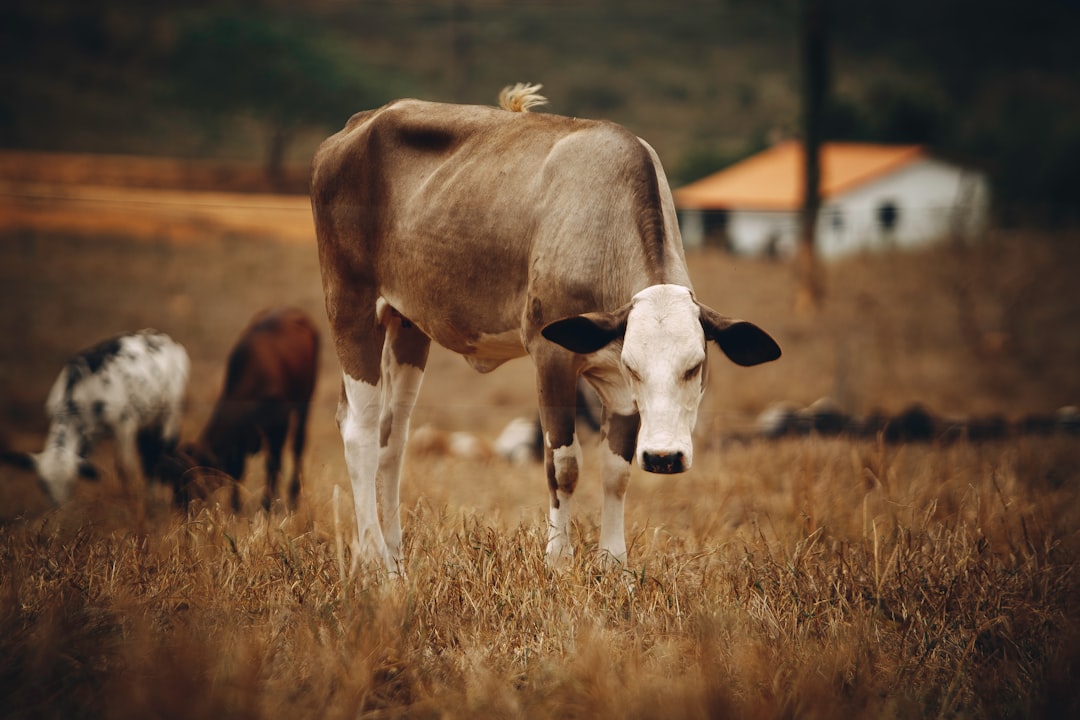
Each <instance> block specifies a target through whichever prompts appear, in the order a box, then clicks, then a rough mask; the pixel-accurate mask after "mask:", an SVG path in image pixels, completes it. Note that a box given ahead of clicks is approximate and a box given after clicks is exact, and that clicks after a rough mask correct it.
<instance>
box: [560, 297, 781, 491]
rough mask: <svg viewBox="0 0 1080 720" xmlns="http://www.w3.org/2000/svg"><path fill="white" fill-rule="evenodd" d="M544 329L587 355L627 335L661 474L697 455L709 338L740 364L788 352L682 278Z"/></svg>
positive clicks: (649, 455) (647, 455) (644, 439)
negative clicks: (698, 296)
mask: <svg viewBox="0 0 1080 720" xmlns="http://www.w3.org/2000/svg"><path fill="white" fill-rule="evenodd" d="M541 332H542V334H543V336H544V337H545V338H547V339H548V340H550V341H552V342H554V343H557V344H559V345H561V346H563V347H565V348H567V349H568V350H572V351H573V352H576V353H582V354H588V353H593V352H596V351H597V350H600V349H601V348H604V347H606V346H607V345H608V344H610V343H612V342H614V341H616V340H621V341H622V350H621V352H620V355H619V362H620V364H621V370H622V372H623V375H624V377H625V379H626V382H627V384H628V386H629V388H630V393H631V395H632V397H633V400H634V404H635V405H636V407H637V410H638V412H639V413H640V415H641V429H640V430H639V431H638V441H637V460H638V464H639V465H640V466H641V467H642V469H644V470H646V471H648V472H654V473H680V472H684V471H686V470H689V469H690V465H691V464H692V462H693V454H694V448H693V441H692V433H693V430H694V425H695V423H696V422H697V413H698V407H699V405H700V404H701V396H702V393H703V391H704V388H705V362H706V352H705V349H706V348H705V343H706V341H707V340H712V341H713V342H715V343H716V344H717V345H718V346H719V347H720V349H721V350H723V351H724V354H725V355H727V356H728V358H730V359H731V360H732V361H733V362H735V363H736V364H738V365H744V366H749V365H757V364H759V363H763V362H768V361H770V360H775V359H777V358H778V357H780V346H779V345H777V344H776V341H775V340H773V339H772V337H770V336H769V334H768V333H766V332H765V331H764V330H762V329H761V328H759V327H758V326H757V325H754V324H753V323H749V322H746V321H745V320H735V319H733V318H729V317H725V316H723V315H721V314H720V313H718V312H716V311H715V310H713V309H712V308H709V307H707V306H705V305H702V304H701V303H699V302H697V301H696V300H695V299H694V297H693V295H692V294H691V292H690V290H689V288H686V287H683V286H681V285H653V286H651V287H648V288H646V289H644V290H642V291H641V292H639V293H638V294H637V295H635V296H634V297H633V298H631V300H630V302H629V303H627V304H626V305H624V306H622V307H621V308H618V309H617V310H613V311H611V312H591V313H584V314H582V315H575V316H572V317H569V318H564V319H562V320H558V321H556V322H553V323H550V324H549V325H547V326H545V327H544V328H543V330H542V331H541Z"/></svg>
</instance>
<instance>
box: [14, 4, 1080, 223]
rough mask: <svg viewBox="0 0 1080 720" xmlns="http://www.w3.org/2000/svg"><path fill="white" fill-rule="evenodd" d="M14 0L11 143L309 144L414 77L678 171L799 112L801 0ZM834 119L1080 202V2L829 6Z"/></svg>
mask: <svg viewBox="0 0 1080 720" xmlns="http://www.w3.org/2000/svg"><path fill="white" fill-rule="evenodd" d="M147 5H148V4H146V3H140V2H136V1H135V0H92V1H84V2H77V1H76V0H12V1H10V2H8V3H6V4H5V5H4V8H3V9H0V146H4V147H9V148H11V147H14V148H41V149H57V150H74V151H93V152H105V151H107V152H121V153H141V154H157V155H174V156H176V155H179V156H196V157H215V158H238V159H248V160H254V159H259V160H262V161H266V162H268V163H270V162H272V161H273V160H274V159H275V158H280V159H281V160H283V161H292V162H306V161H307V159H308V158H309V157H310V155H311V151H312V150H313V148H314V146H315V144H316V143H317V142H318V140H319V139H321V138H322V137H324V136H325V135H326V134H328V133H329V132H331V131H333V130H334V129H335V128H337V127H340V125H341V124H342V123H343V122H344V120H345V119H346V118H347V117H348V115H349V114H350V113H351V112H352V111H354V110H358V109H362V108H364V107H370V106H373V105H377V104H380V103H382V102H384V101H386V100H388V99H391V98H393V97H397V96H402V95H411V96H420V97H426V98H430V99H438V100H448V101H460V102H478V103H492V102H494V98H495V95H496V93H497V91H498V89H499V88H501V87H502V86H503V85H505V84H507V83H511V82H516V81H533V82H541V83H543V84H544V86H545V87H544V92H545V94H547V95H548V96H549V98H550V99H551V104H550V106H549V108H548V110H550V111H551V112H557V113H564V114H570V115H580V116H589V117H605V118H610V119H612V120H615V121H618V122H621V123H623V124H625V125H627V126H628V127H630V128H631V129H633V130H634V131H635V132H637V133H638V134H640V135H641V136H643V137H644V138H646V139H647V140H649V141H650V142H651V143H652V144H653V145H654V146H656V148H657V150H658V151H659V152H660V154H661V157H662V158H663V160H664V162H665V166H666V167H667V169H668V172H669V174H670V175H671V176H672V179H673V182H674V183H676V184H678V183H682V182H686V181H689V180H692V179H694V178H695V177H698V176H700V175H702V174H704V173H707V172H710V171H712V170H715V169H717V168H718V167H720V166H722V165H724V164H726V163H728V162H730V161H732V160H733V159H737V158H739V157H741V156H743V155H745V154H747V153H749V152H752V151H754V150H756V149H759V148H760V147H763V146H764V145H765V144H767V143H768V142H770V141H771V140H773V139H776V138H780V137H785V136H791V135H793V134H795V133H796V132H797V129H798V127H799V104H798V78H799V69H798V65H797V59H798V44H799V17H800V13H799V7H800V5H799V3H798V2H796V0H713V1H711V2H691V1H690V0H671V1H669V2H667V3H663V4H661V3H656V2H652V1H651V0H622V1H620V2H616V1H614V0H578V1H577V2H569V1H558V0H557V1H555V2H536V1H532V0H530V1H522V0H442V1H434V2H419V1H416V2H408V1H402V2H393V1H391V0H374V1H371V2H368V1H364V2H345V1H344V0H308V1H307V2H304V3H297V2H288V1H286V0H247V1H243V2H236V1H234V2H205V1H203V2H198V1H197V2H178V1H177V0H167V1H166V2H158V3H154V4H153V7H148V6H147ZM826 5H827V7H828V10H829V14H828V17H829V22H828V27H829V36H830V41H831V43H830V48H831V49H830V62H831V83H830V86H831V90H832V93H831V103H830V107H829V111H828V113H827V115H828V118H827V122H826V133H827V136H828V137H830V138H832V139H864V140H879V141H886V142H924V143H928V144H929V145H931V146H932V147H933V148H934V149H935V151H937V152H939V153H941V154H944V155H946V156H950V157H955V158H957V159H959V160H962V161H964V162H967V163H970V164H974V165H977V166H980V167H983V168H985V169H986V170H988V171H989V172H990V173H991V176H992V177H993V179H994V183H995V196H996V199H997V200H998V203H997V205H998V207H999V209H1004V211H1006V213H1007V214H1008V215H1009V216H1010V217H1015V218H1035V219H1039V220H1043V221H1062V220H1068V219H1070V218H1072V219H1075V218H1076V216H1077V215H1078V214H1080V211H1078V207H1077V203H1076V200H1075V198H1076V197H1080V183H1078V175H1080V171H1078V170H1077V168H1078V167H1080V80H1078V78H1080V59H1078V56H1080V54H1077V53H1075V51H1073V50H1072V49H1071V48H1072V47H1073V46H1074V44H1075V43H1074V41H1073V38H1074V37H1075V33H1076V31H1077V30H1080V25H1078V22H1077V19H1078V17H1080V10H1078V6H1077V5H1076V3H1067V2H1062V1H1061V0H1033V2H1030V3H1025V4H1023V5H1022V7H1021V6H1020V5H1017V4H1016V3H1011V2H1008V1H1007V0H986V1H984V2H979V3H976V2H973V1H971V0H951V1H950V2H947V3H941V2H932V1H931V0H910V1H909V2H906V3H904V4H902V5H896V4H879V3H865V2H863V3H860V2H856V1H855V0H829V1H827V2H826Z"/></svg>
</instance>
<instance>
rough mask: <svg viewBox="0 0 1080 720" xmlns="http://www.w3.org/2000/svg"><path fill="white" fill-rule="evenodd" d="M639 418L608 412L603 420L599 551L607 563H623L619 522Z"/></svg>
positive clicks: (623, 535)
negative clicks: (602, 497) (602, 485)
mask: <svg viewBox="0 0 1080 720" xmlns="http://www.w3.org/2000/svg"><path fill="white" fill-rule="evenodd" d="M639 425H640V418H639V416H638V415H637V414H636V413H635V414H633V415H617V414H610V415H607V417H606V418H605V420H604V427H603V434H604V439H605V440H606V443H605V446H606V449H607V452H606V453H604V466H603V469H602V473H603V484H604V499H603V506H602V509H601V512H600V552H601V553H602V554H603V556H604V559H605V560H606V561H608V562H609V563H618V564H622V565H625V564H626V530H625V528H624V526H623V514H624V500H625V499H626V488H627V486H628V485H629V484H630V463H631V461H632V460H633V459H634V450H635V448H636V445H637V433H638V427H639Z"/></svg>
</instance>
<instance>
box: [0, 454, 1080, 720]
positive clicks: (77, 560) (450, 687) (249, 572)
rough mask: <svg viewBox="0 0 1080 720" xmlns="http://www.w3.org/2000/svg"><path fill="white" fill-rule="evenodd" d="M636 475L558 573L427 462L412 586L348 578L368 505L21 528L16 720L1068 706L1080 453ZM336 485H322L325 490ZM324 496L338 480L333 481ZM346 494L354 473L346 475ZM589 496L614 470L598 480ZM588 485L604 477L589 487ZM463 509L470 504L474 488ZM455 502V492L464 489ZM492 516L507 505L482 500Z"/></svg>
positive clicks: (3, 636)
mask: <svg viewBox="0 0 1080 720" xmlns="http://www.w3.org/2000/svg"><path fill="white" fill-rule="evenodd" d="M709 460H711V461H712V462H713V464H714V467H713V469H712V470H710V471H708V472H699V473H695V474H693V475H691V476H687V477H686V478H680V479H678V480H670V479H665V480H657V479H655V478H649V477H647V476H644V475H640V476H637V477H635V481H636V483H635V485H634V487H633V490H632V497H631V507H630V512H629V514H628V528H629V533H630V537H631V539H632V543H631V548H630V562H629V564H628V566H627V567H626V568H625V569H624V570H623V571H622V572H608V571H604V570H602V569H601V565H600V564H599V563H598V562H597V561H596V557H595V554H594V551H595V548H596V543H597V538H598V528H597V527H596V524H595V517H596V512H595V506H594V505H592V501H595V499H596V498H595V493H586V494H587V495H589V497H587V498H585V499H584V501H583V503H582V508H581V509H582V511H583V512H582V513H580V514H579V518H578V521H577V522H576V523H575V527H574V531H575V537H576V544H577V547H578V554H577V556H576V558H575V561H574V562H573V564H572V566H571V567H570V568H568V569H567V570H565V571H561V572H553V571H551V570H549V569H548V568H547V567H546V565H545V563H544V559H543V541H544V528H543V523H542V508H541V507H540V504H539V503H537V504H536V506H535V507H533V508H532V510H531V513H527V514H526V515H528V516H523V517H521V518H519V519H516V520H507V519H505V518H503V517H502V516H501V514H500V512H499V511H498V509H497V508H498V506H500V505H501V504H503V503H504V502H507V501H508V502H510V503H512V502H513V501H514V500H513V498H514V494H513V493H514V491H513V490H511V491H509V492H502V493H500V492H498V491H494V492H492V493H490V497H488V498H487V499H486V500H485V501H484V504H483V505H480V506H477V507H472V508H470V507H463V506H461V505H460V504H457V505H454V504H450V502H449V501H445V500H443V498H444V497H448V496H450V495H453V494H455V493H454V492H453V491H452V490H447V489H446V488H445V486H444V485H443V482H444V480H445V479H446V478H448V477H454V476H460V475H463V474H467V475H468V476H469V477H470V478H471V479H472V481H473V482H474V483H476V484H477V487H483V486H485V485H488V484H495V483H499V484H509V485H513V484H516V483H529V484H533V485H536V484H538V483H537V480H538V478H537V477H536V476H537V475H538V474H539V473H538V469H537V468H529V469H527V470H520V469H513V468H510V467H509V466H506V465H503V464H502V463H499V462H497V461H493V462H491V463H488V464H473V463H465V462H464V461H453V460H445V459H442V460H416V461H414V462H412V463H411V465H410V470H409V472H408V475H409V477H408V485H407V488H408V492H407V497H406V499H405V527H406V548H405V552H406V560H407V566H408V575H407V577H406V578H405V579H403V580H395V579H389V578H387V577H385V575H384V574H383V573H382V572H381V571H380V570H379V569H378V568H374V567H369V566H366V565H359V566H357V567H356V568H352V563H351V556H350V551H349V546H348V533H349V531H350V530H351V522H350V519H349V518H348V514H349V513H348V510H347V505H348V503H347V501H346V502H345V503H342V504H341V505H340V506H335V504H334V500H333V498H332V495H330V496H327V495H326V494H325V493H323V494H321V495H320V494H315V496H314V497H310V498H309V501H308V505H307V507H306V508H305V509H304V510H302V511H301V512H300V513H298V514H296V515H283V514H280V513H278V514H272V515H270V516H267V515H265V514H262V513H257V512H255V513H252V514H250V515H245V516H243V517H239V518H238V517H234V516H232V515H231V514H229V513H228V512H226V511H225V510H223V509H222V508H223V507H225V506H227V503H221V504H218V505H212V506H209V507H201V508H199V509H197V510H195V511H193V512H192V513H191V514H190V515H189V516H188V517H180V516H178V515H175V514H171V513H170V512H169V511H168V509H167V507H164V506H163V503H164V502H165V500H166V499H165V498H161V497H158V498H156V502H157V503H158V504H157V505H155V506H154V507H155V512H152V513H151V515H152V518H153V519H152V520H151V523H150V526H149V528H148V530H147V531H146V532H145V533H141V534H140V533H137V532H134V531H132V530H131V529H130V528H129V527H127V521H128V513H127V512H126V511H125V505H124V504H123V501H122V499H121V498H120V497H119V496H118V495H117V494H115V493H113V494H112V495H111V496H110V495H109V493H105V492H102V494H101V495H100V496H98V497H97V498H95V499H90V500H88V501H87V502H86V503H84V504H82V505H79V504H77V503H76V504H73V505H72V506H69V507H66V508H63V509H61V510H59V511H56V512H54V513H47V514H45V515H42V516H39V517H37V518H36V519H32V520H24V521H21V522H16V523H9V524H8V525H6V526H4V527H3V528H0V536H2V541H0V548H2V550H0V596H2V597H3V601H2V603H0V608H2V610H0V688H2V689H3V693H4V695H5V696H6V702H5V704H4V707H5V710H4V713H5V714H7V715H8V716H12V717H76V716H84V717H133V718H134V717H138V718H144V717H207V716H219V717H220V716H238V717H286V716H291V717H296V716H304V717H357V716H363V717H388V716H393V717H399V716H440V717H472V716H485V717H488V716H490V717H520V716H530V717H720V716H739V717H837V716H852V717H875V718H876V717H927V716H940V717H958V716H964V717H1036V716H1038V717H1042V716H1049V715H1052V714H1054V713H1066V712H1068V711H1075V710H1076V709H1077V702H1076V700H1077V697H1076V694H1075V690H1074V689H1073V682H1074V681H1075V675H1074V666H1075V662H1076V661H1077V660H1080V653H1078V651H1080V645H1078V644H1077V643H1076V639H1077V629H1078V628H1077V619H1078V617H1080V616H1078V614H1077V612H1078V608H1077V597H1078V595H1077V590H1078V589H1080V588H1078V587H1077V580H1076V577H1075V573H1074V564H1075V561H1076V550H1077V546H1076V518H1077V517H1078V515H1077V513H1078V511H1080V497H1078V492H1077V488H1078V481H1080V451H1078V449H1077V447H1076V443H1075V442H1073V441H1070V440H1063V439H1061V438H1052V439H1037V440H1031V441H1024V442H1022V443H1019V444H1016V445H1012V444H995V445H987V446H982V447H976V446H970V445H957V446H953V447H951V448H948V449H942V448H933V447H890V446H885V445H880V444H876V443H870V442H866V443H857V444H853V443H848V442H843V441H822V440H817V439H801V440H794V441H786V442H782V443H779V444H752V445H747V446H740V447H735V448H732V449H730V450H729V451H728V452H727V453H726V454H725V455H724V456H723V457H722V458H721V457H715V458H709ZM319 479H320V480H324V479H322V478H319ZM325 480H327V482H328V483H330V484H332V482H333V481H332V480H328V479H325ZM335 480H336V478H335ZM593 480H595V478H593ZM594 484H595V483H594ZM458 491H460V493H461V494H462V495H465V496H468V495H470V494H472V493H473V492H475V490H473V491H470V489H468V488H458ZM458 502H459V503H461V502H464V499H463V498H461V497H458ZM484 505H487V506H490V507H485V506H484Z"/></svg>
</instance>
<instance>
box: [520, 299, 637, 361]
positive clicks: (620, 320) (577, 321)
mask: <svg viewBox="0 0 1080 720" xmlns="http://www.w3.org/2000/svg"><path fill="white" fill-rule="evenodd" d="M629 312H630V308H629V306H625V307H622V308H619V309H618V310H616V311H614V312H591V313H584V314H582V315H572V316H570V317H568V318H563V319H562V320H556V321H555V322H553V323H548V324H547V325H545V326H544V327H543V329H542V330H540V334H541V335H543V336H544V337H545V338H547V339H548V340H550V341H551V342H553V343H555V344H556V345H561V346H562V347H564V348H566V349H567V350H570V351H572V352H576V353H580V354H582V355H588V354H589V353H594V352H596V351H597V350H599V349H601V348H603V347H606V346H607V345H608V343H610V342H611V341H612V340H617V339H619V338H621V337H622V336H623V335H624V334H625V333H626V316H627V315H628V314H629Z"/></svg>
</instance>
